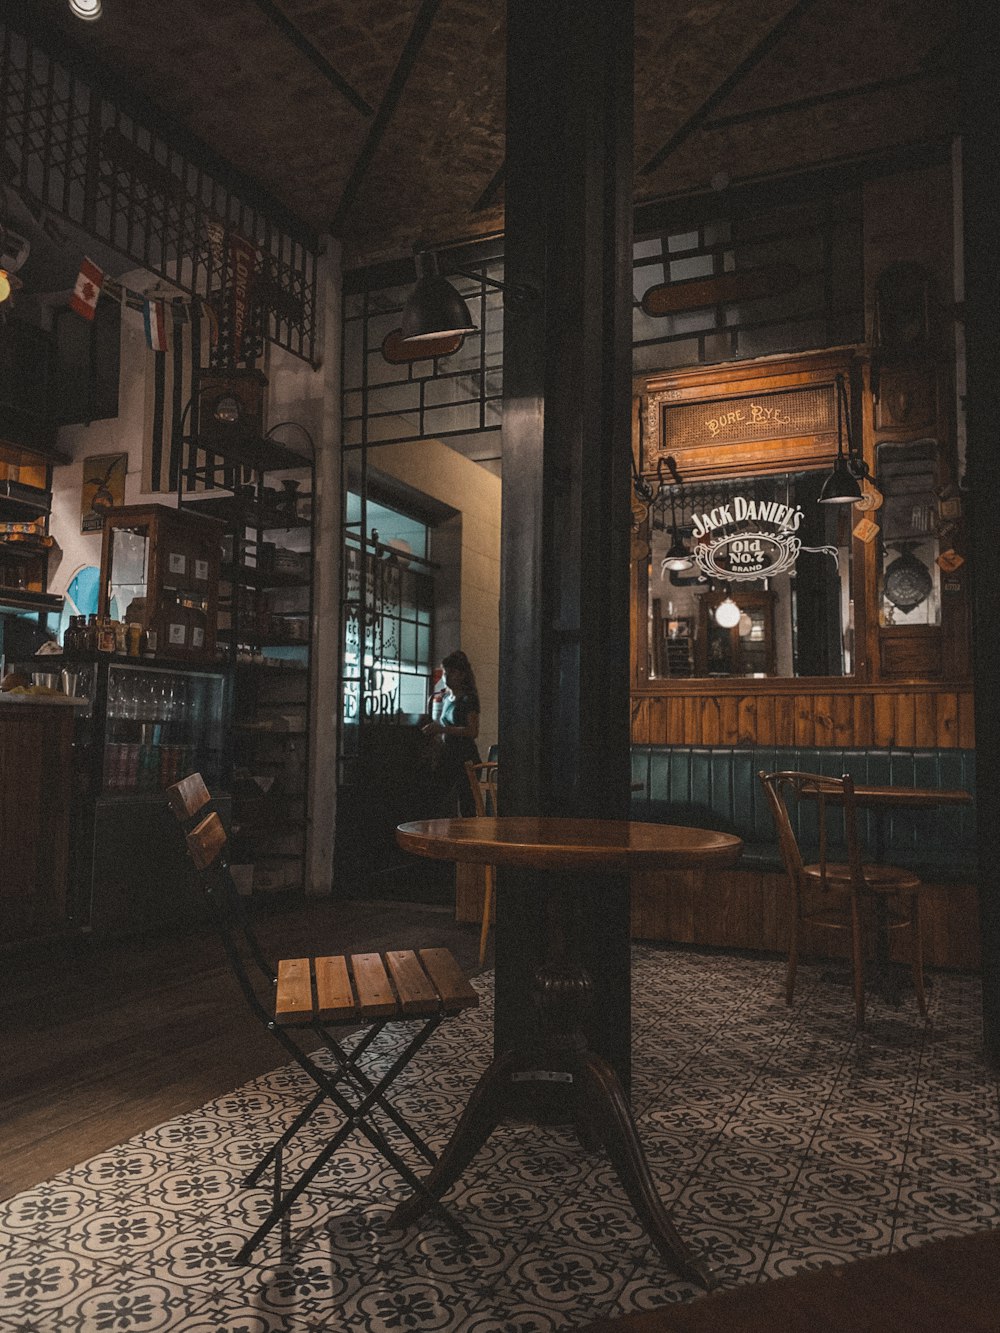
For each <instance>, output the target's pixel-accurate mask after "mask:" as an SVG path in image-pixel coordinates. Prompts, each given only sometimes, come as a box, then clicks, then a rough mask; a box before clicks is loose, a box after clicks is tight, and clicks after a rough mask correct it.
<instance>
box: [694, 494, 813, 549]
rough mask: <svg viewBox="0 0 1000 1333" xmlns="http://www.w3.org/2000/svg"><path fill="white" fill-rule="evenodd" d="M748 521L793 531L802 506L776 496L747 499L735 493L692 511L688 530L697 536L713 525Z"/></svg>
mask: <svg viewBox="0 0 1000 1333" xmlns="http://www.w3.org/2000/svg"><path fill="white" fill-rule="evenodd" d="M748 522H749V523H768V524H771V525H773V526H774V527H775V528H777V529H778V530H779V532H795V530H796V529H797V528H798V526H799V524H800V523H801V522H802V510H801V509H799V508H798V507H796V508H794V509H793V508H792V507H791V505H786V504H781V503H780V501H778V500H748V499H747V498H746V496H743V495H736V496H734V497H733V499H732V500H731V501H730V502H729V503H728V504H721V505H716V507H715V508H714V509H712V510H710V511H709V512H708V513H707V514H693V515H692V517H691V532H692V535H693V536H694V537H695V538H696V539H697V538H699V537H704V536H705V535H706V533H709V532H714V531H715V529H716V528H724V527H727V526H728V525H729V524H732V523H748Z"/></svg>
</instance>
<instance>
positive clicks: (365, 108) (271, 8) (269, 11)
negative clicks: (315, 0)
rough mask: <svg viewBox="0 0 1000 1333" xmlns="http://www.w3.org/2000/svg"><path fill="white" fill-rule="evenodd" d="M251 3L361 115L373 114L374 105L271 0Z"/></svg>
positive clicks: (254, 0) (256, 0)
mask: <svg viewBox="0 0 1000 1333" xmlns="http://www.w3.org/2000/svg"><path fill="white" fill-rule="evenodd" d="M253 3H254V4H255V5H256V6H257V8H258V9H259V10H260V12H261V13H262V14H264V15H266V16H267V18H269V19H270V20H271V22H272V23H273V24H274V26H275V27H276V28H277V29H278V31H279V32H281V33H282V34H283V35H284V36H285V37H287V38H288V40H289V41H290V42H291V44H292V45H293V46H294V47H296V48H297V49H298V50H299V51H301V52H302V54H303V55H304V56H305V57H306V58H307V59H308V60H311V61H312V63H313V64H314V65H315V66H316V68H317V69H318V70H319V72H320V73H321V74H322V75H323V77H324V79H326V81H327V83H329V84H331V85H332V86H333V87H334V88H336V90H337V92H338V93H341V94H342V95H343V96H344V97H346V99H347V100H348V102H350V104H351V106H353V107H354V109H355V110H356V111H360V112H361V114H362V115H363V116H374V114H375V109H374V107H370V106H369V105H368V103H367V102H366V101H365V99H364V98H363V97H362V96H361V94H360V93H359V92H358V91H357V89H355V88H352V87H351V85H350V84H349V83H348V82H347V80H346V79H345V78H344V77H343V75H342V74H339V73H338V72H337V70H335V69H334V67H333V66H332V65H331V64H330V62H329V61H328V60H327V58H326V56H324V55H323V53H322V52H321V51H318V50H317V49H316V47H315V46H313V44H312V42H310V41H309V39H308V37H306V36H305V34H304V33H302V32H300V31H299V29H298V28H297V27H296V26H295V24H294V23H293V22H292V21H291V19H290V18H289V17H288V15H287V14H284V13H283V12H282V11H281V10H280V9H279V8H278V6H277V5H275V4H272V2H271V0H253Z"/></svg>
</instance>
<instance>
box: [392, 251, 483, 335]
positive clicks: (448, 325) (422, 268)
mask: <svg viewBox="0 0 1000 1333" xmlns="http://www.w3.org/2000/svg"><path fill="white" fill-rule="evenodd" d="M415 258H416V265H417V285H416V286H415V287H414V288H413V291H412V292H410V294H409V296H408V297H407V298H406V302H405V304H404V306H403V318H402V322H401V325H400V341H401V342H403V343H406V345H407V346H408V347H411V348H412V347H414V346H419V344H420V342H421V341H422V340H425V339H426V340H430V339H432V338H435V339H436V338H443V337H448V336H449V335H451V336H452V337H454V336H455V335H456V334H461V335H464V334H466V333H473V332H475V329H476V325H475V322H474V321H473V318H472V315H471V314H470V313H469V307H468V306H467V305H466V304H465V302H464V301H463V300H462V298H461V296H459V294H458V292H457V291H456V290H455V288H454V287H453V286H452V285H451V283H450V282H449V281H448V279H447V278H442V277H441V275H440V273H439V272H438V265H437V255H435V254H434V253H433V252H431V251H424V252H423V253H418V254H417V255H416V257H415Z"/></svg>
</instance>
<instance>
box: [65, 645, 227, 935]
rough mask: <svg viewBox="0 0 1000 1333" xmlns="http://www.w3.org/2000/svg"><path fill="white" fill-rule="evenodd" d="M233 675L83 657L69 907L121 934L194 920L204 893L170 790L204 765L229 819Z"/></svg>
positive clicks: (84, 920)
mask: <svg viewBox="0 0 1000 1333" xmlns="http://www.w3.org/2000/svg"><path fill="white" fill-rule="evenodd" d="M228 682H229V676H228V673H227V672H225V671H222V670H219V669H217V668H215V669H211V668H206V669H200V668H198V667H196V666H191V667H179V666H173V665H171V666H166V665H160V664H156V665H147V664H145V663H143V662H135V663H132V662H127V661H112V660H104V661H102V660H100V659H98V661H96V662H87V663H84V662H80V663H76V664H75V666H74V668H73V679H72V682H71V683H72V690H73V693H74V694H76V695H77V697H79V698H86V699H88V700H89V704H88V705H87V706H86V707H85V708H81V709H79V710H78V712H79V714H80V716H79V719H78V722H77V730H76V755H77V762H76V766H75V783H76V800H75V819H76V830H75V834H74V838H73V843H74V847H75V848H76V864H75V866H74V867H73V881H74V895H73V897H74V908H73V917H74V919H75V921H76V923H77V924H78V925H80V926H82V927H88V926H89V927H90V928H91V929H92V930H94V931H95V932H97V933H102V934H123V933H133V932H139V931H144V930H147V929H150V928H153V927H156V926H162V925H170V924H175V923H177V922H181V921H184V920H192V919H198V918H200V917H201V915H202V914H203V910H204V909H203V904H202V900H201V895H200V893H199V891H198V889H197V884H196V880H195V877H194V875H193V873H192V870H191V866H190V863H189V861H188V858H187V855H186V853H185V850H184V844H183V840H182V839H181V838H180V836H179V834H178V829H177V824H176V821H175V820H174V818H173V816H172V815H171V813H170V811H169V809H168V807H167V803H166V801H165V799H164V796H163V792H164V790H165V789H166V788H167V787H169V786H170V784H171V783H173V782H176V781H177V780H178V779H179V778H181V777H184V776H185V775H186V774H187V773H191V772H195V771H198V772H200V773H201V774H202V775H203V777H204V778H205V781H206V783H207V784H208V787H209V790H210V791H211V792H212V794H213V798H214V800H215V805H216V808H217V809H218V810H219V812H220V814H221V815H222V817H223V820H224V822H226V823H227V825H228V822H229V805H230V800H229V795H228V774H229V772H230V767H231V758H230V754H229V749H228V739H229V734H230V726H229V708H230V703H229V689H228Z"/></svg>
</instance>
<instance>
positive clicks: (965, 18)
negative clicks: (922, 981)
mask: <svg viewBox="0 0 1000 1333" xmlns="http://www.w3.org/2000/svg"><path fill="white" fill-rule="evenodd" d="M997 48H998V32H997V20H996V12H995V10H993V8H992V7H991V6H988V5H984V4H981V3H977V0H965V3H964V4H963V6H962V58H961V64H960V68H961V70H962V78H961V83H960V86H961V89H962V98H963V105H962V213H963V233H964V234H963V250H964V260H965V263H964V268H965V273H964V288H965V300H964V320H965V349H966V412H965V419H966V431H967V437H968V453H967V460H968V465H967V478H968V493H969V495H970V507H971V515H970V518H971V547H972V550H971V554H972V575H973V580H974V585H973V586H974V592H973V598H974V603H973V604H974V609H975V623H974V631H973V642H974V662H975V667H974V670H975V687H976V792H977V803H978V834H979V902H980V911H979V916H980V925H981V935H982V952H983V964H982V969H983V1020H984V1039H985V1045H986V1050H987V1052H988V1053H989V1054H990V1056H991V1057H992V1058H993V1060H994V1061H998V1062H1000V820H998V819H997V812H998V810H1000V690H998V689H997V682H998V677H1000V602H998V589H1000V524H998V522H997V501H998V497H1000V447H998V445H997V436H998V431H1000V323H998V311H1000V262H998V255H997V219H998V217H1000V186H998V177H997V160H996V143H997V138H998V135H1000V124H998V109H997V101H996V87H995V85H996V68H997V58H998V50H997Z"/></svg>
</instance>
